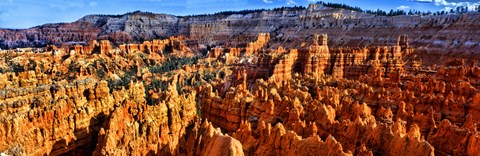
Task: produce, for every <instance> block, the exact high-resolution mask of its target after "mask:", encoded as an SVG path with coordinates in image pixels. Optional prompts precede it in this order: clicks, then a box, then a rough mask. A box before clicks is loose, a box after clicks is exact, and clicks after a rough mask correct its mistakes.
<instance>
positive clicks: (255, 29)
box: [0, 5, 480, 63]
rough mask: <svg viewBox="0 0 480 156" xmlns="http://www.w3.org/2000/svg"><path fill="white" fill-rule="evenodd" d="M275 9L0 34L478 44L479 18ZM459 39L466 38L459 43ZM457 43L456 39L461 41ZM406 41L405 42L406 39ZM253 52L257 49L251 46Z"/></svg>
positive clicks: (139, 17)
mask: <svg viewBox="0 0 480 156" xmlns="http://www.w3.org/2000/svg"><path fill="white" fill-rule="evenodd" d="M314 6H315V5H312V6H310V7H309V8H307V9H304V10H303V9H291V8H286V9H279V10H266V11H258V12H252V13H247V14H240V13H238V14H231V15H230V14H228V15H224V14H221V13H218V14H214V15H210V16H183V17H182V16H173V15H165V14H151V13H143V12H134V13H129V14H124V15H119V16H105V15H89V16H85V17H83V18H81V19H79V20H78V21H76V22H73V23H65V24H47V25H42V26H38V27H33V28H29V29H24V30H11V29H3V30H0V39H1V40H2V42H1V43H0V46H1V47H2V49H5V48H6V47H25V46H30V47H31V46H45V45H48V44H56V45H61V44H62V43H71V42H85V41H89V40H95V39H97V40H102V39H109V40H111V41H112V42H113V43H115V44H116V45H119V44H123V43H132V42H137V43H138V42H143V41H144V40H152V39H156V38H167V37H169V36H177V35H184V36H189V38H190V39H192V42H196V41H198V43H200V44H204V45H211V44H214V45H221V46H226V47H227V46H228V47H232V46H237V45H247V44H249V41H251V40H254V37H256V35H257V34H259V33H269V34H270V37H271V39H272V41H270V43H269V45H270V46H272V47H274V46H283V47H296V48H299V47H300V46H301V43H302V42H303V41H304V40H305V39H306V38H309V37H311V36H312V35H314V34H315V33H326V34H329V37H330V39H331V41H330V46H336V47H339V46H350V47H351V46H353V47H365V46H376V45H392V44H395V43H397V41H398V36H400V35H403V34H407V35H408V36H409V38H410V40H408V42H410V44H409V46H410V47H415V48H418V50H419V51H422V52H430V53H434V54H435V55H422V57H425V59H428V60H429V62H437V63H439V61H443V60H435V59H433V57H432V56H436V55H437V54H448V55H452V54H455V53H461V54H462V57H465V58H467V59H470V57H468V56H470V55H471V54H470V53H471V52H475V51H478V50H479V49H478V47H480V46H478V44H479V41H480V38H478V37H477V36H475V35H470V34H471V33H470V32H471V31H475V30H476V28H478V27H479V23H478V22H477V20H476V19H478V17H479V16H480V15H479V14H477V13H471V14H470V13H469V14H462V15H453V14H448V15H438V16H393V17H387V16H374V15H371V14H366V13H360V12H355V11H350V10H343V9H334V8H328V7H323V6H316V7H314ZM461 36H466V37H464V38H461ZM460 38H461V39H460ZM405 41H406V40H405ZM250 47H251V48H253V49H252V50H255V49H256V48H255V47H256V46H253V45H252V46H250Z"/></svg>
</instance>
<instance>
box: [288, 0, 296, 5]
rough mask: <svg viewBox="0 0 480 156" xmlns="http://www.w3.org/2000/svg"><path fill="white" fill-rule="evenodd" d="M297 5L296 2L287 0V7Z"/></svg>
mask: <svg viewBox="0 0 480 156" xmlns="http://www.w3.org/2000/svg"><path fill="white" fill-rule="evenodd" d="M293 4H297V2H295V1H294V0H287V5H293Z"/></svg>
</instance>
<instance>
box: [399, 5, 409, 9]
mask: <svg viewBox="0 0 480 156" xmlns="http://www.w3.org/2000/svg"><path fill="white" fill-rule="evenodd" d="M407 9H410V7H409V6H404V5H402V6H399V7H397V10H407Z"/></svg>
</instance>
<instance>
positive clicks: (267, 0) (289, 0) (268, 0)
mask: <svg viewBox="0 0 480 156" xmlns="http://www.w3.org/2000/svg"><path fill="white" fill-rule="evenodd" d="M262 1H263V2H264V3H267V4H270V3H273V2H275V3H276V2H277V1H278V2H280V1H284V0H262ZM308 1H311V2H313V1H316V0H308ZM285 2H286V4H287V5H295V4H297V2H295V0H285Z"/></svg>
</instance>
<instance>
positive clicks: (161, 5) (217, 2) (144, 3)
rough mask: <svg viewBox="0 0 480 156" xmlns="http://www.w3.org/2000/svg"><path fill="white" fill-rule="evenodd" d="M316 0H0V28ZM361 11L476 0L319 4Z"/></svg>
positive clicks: (337, 0) (437, 7)
mask: <svg viewBox="0 0 480 156" xmlns="http://www.w3.org/2000/svg"><path fill="white" fill-rule="evenodd" d="M316 1H317V0H0V28H15V29H23V28H29V27H34V26H38V25H42V24H46V23H59V22H73V21H76V20H78V19H79V18H81V17H83V16H85V15H89V14H112V15H118V14H124V13H127V12H133V11H137V10H140V11H148V12H153V13H167V14H173V15H194V14H208V13H215V12H219V11H234V10H244V9H261V8H265V9H269V8H275V7H281V6H295V5H297V6H298V5H302V6H308V4H309V3H315V2H316ZM323 1H324V2H334V3H344V4H347V5H350V6H358V7H360V8H362V9H370V10H376V9H381V10H385V11H389V10H390V9H394V10H396V9H402V10H410V9H415V10H422V11H439V10H442V9H445V10H450V9H451V8H455V7H457V6H470V8H473V7H472V6H475V5H479V4H480V0H323Z"/></svg>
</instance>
